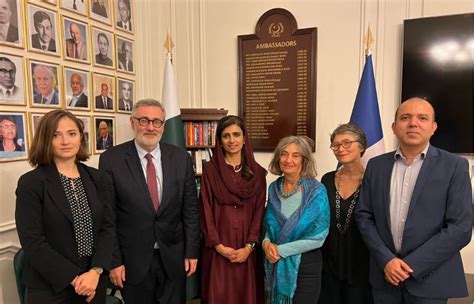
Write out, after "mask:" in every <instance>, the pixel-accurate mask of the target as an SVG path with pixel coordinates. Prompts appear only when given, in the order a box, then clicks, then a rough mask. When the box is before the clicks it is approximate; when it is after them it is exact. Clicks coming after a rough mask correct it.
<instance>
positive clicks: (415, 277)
mask: <svg viewBox="0 0 474 304" xmlns="http://www.w3.org/2000/svg"><path fill="white" fill-rule="evenodd" d="M436 128H437V124H436V122H435V113H434V109H433V107H432V106H431V104H429V103H428V102H427V101H426V100H423V99H420V98H411V99H409V100H407V101H405V102H404V103H402V104H401V105H400V107H399V108H398V110H397V112H396V114H395V121H394V122H393V124H392V130H393V132H394V133H395V136H396V137H397V138H398V140H399V147H398V149H397V150H396V151H394V152H390V153H386V154H384V155H380V156H378V157H375V158H373V159H371V160H370V161H369V163H368V165H367V169H366V172H365V176H364V181H363V184H362V190H361V196H360V202H359V205H358V206H357V208H356V221H357V224H358V225H359V229H360V232H361V234H362V237H363V238H364V241H365V243H366V244H367V247H368V248H369V250H370V255H371V257H370V283H371V285H372V288H373V294H374V302H375V303H376V304H377V303H383V304H392V303H393V304H395V303H397V304H398V303H403V304H441V303H444V304H445V303H447V299H448V298H456V297H464V296H467V295H468V292H467V287H466V281H465V277H464V269H463V265H462V261H461V256H460V253H459V251H460V250H461V248H463V247H464V246H466V245H467V244H468V243H469V241H470V240H471V233H472V226H471V216H472V215H471V212H472V210H471V203H472V202H471V201H472V196H471V184H470V180H469V172H468V171H469V169H468V162H467V160H466V159H464V158H462V157H459V156H456V155H454V154H451V153H449V152H447V151H444V150H441V149H438V148H436V147H433V146H431V145H430V143H429V140H430V138H431V136H432V135H433V134H434V132H435V131H436Z"/></svg>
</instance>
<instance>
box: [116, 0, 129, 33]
mask: <svg viewBox="0 0 474 304" xmlns="http://www.w3.org/2000/svg"><path fill="white" fill-rule="evenodd" d="M117 10H118V13H119V15H120V20H119V21H118V22H117V26H118V27H120V28H122V29H124V30H127V31H131V30H132V21H131V20H130V17H131V9H130V0H118V1H117Z"/></svg>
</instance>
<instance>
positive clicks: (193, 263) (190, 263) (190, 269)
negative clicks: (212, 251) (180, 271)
mask: <svg viewBox="0 0 474 304" xmlns="http://www.w3.org/2000/svg"><path fill="white" fill-rule="evenodd" d="M197 263H198V259H184V270H185V271H186V276H188V277H190V276H191V275H192V274H193V273H194V272H195V271H196V267H197Z"/></svg>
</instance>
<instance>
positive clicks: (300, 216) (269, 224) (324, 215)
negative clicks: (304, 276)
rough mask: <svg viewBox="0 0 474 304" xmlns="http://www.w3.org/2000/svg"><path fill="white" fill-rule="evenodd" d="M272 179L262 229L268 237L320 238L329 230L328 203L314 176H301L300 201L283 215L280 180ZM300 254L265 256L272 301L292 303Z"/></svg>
mask: <svg viewBox="0 0 474 304" xmlns="http://www.w3.org/2000/svg"><path fill="white" fill-rule="evenodd" d="M282 178H284V177H279V178H278V179H277V180H276V181H274V182H273V183H272V184H271V185H270V188H269V192H268V205H267V209H266V211H265V216H264V220H263V222H264V229H265V231H266V233H267V234H268V236H269V238H270V241H271V242H272V243H275V244H277V245H279V244H285V243H289V242H293V241H297V240H302V239H305V240H320V241H321V244H322V243H323V241H324V239H325V238H326V236H327V235H328V232H329V220H330V219H329V203H328V198H327V193H326V188H325V187H324V185H323V184H321V183H320V182H318V181H317V180H315V179H304V180H303V183H302V184H301V185H302V191H303V193H302V202H301V205H300V206H299V207H298V208H297V209H296V210H295V212H294V213H293V214H292V215H291V216H290V217H289V218H286V217H285V215H283V214H282V213H281V200H280V197H279V196H278V192H279V189H278V188H279V187H278V184H279V183H280V180H281V179H282ZM300 262H301V254H297V255H293V256H289V257H286V258H282V259H280V260H279V261H278V262H277V263H275V264H271V263H270V262H268V260H267V259H265V273H266V280H267V284H266V286H267V289H268V292H269V295H270V302H271V303H274V304H276V303H291V302H292V299H293V296H294V294H295V290H296V280H297V277H298V269H299V266H300Z"/></svg>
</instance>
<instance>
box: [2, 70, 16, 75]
mask: <svg viewBox="0 0 474 304" xmlns="http://www.w3.org/2000/svg"><path fill="white" fill-rule="evenodd" d="M15 73H16V71H15V70H13V69H12V70H7V69H0V74H4V75H6V74H10V75H15Z"/></svg>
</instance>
